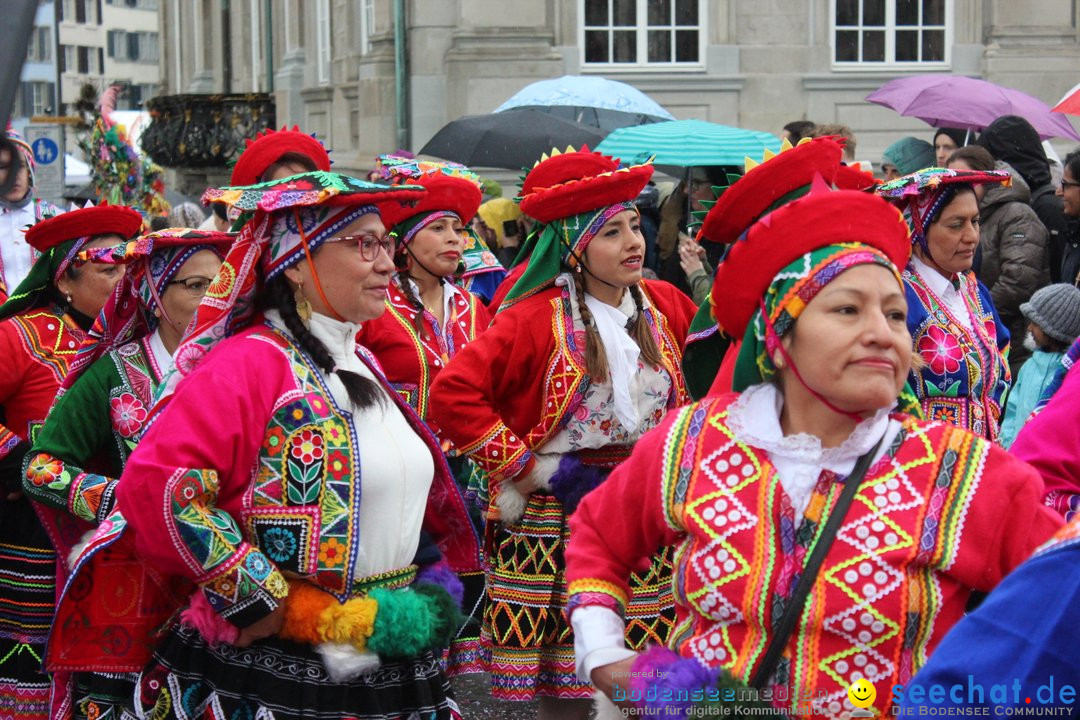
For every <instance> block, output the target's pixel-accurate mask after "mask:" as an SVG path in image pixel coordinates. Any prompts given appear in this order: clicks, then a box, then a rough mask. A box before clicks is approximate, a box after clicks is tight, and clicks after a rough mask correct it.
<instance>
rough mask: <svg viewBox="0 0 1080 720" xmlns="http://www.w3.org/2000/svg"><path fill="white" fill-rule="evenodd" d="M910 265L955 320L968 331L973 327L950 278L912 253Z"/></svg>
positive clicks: (969, 314)
mask: <svg viewBox="0 0 1080 720" xmlns="http://www.w3.org/2000/svg"><path fill="white" fill-rule="evenodd" d="M911 267H912V269H913V270H915V272H917V273H918V274H919V277H921V278H922V279H923V282H925V283H926V287H928V288H929V289H930V292H932V293H934V294H935V295H937V297H938V299H939V300H940V301H941V303H942V304H943V305H944V306H945V307H946V308H948V309H949V312H950V313H952V316H953V317H954V318H956V320H957V322H959V323H960V324H961V325H963V326H964V327H965V328H966V329H967V330H968V331H969V332H970V331H972V330H974V329H975V328H974V326H973V325H972V323H971V313H970V312H969V311H968V308H967V304H966V303H965V302H964V297H963V295H961V294H960V291H959V290H957V289H956V286H955V285H953V284H952V281H951V280H949V279H948V278H947V277H945V276H944V275H942V274H941V273H939V272H938V271H937V270H935V269H934V268H932V267H930V266H929V265H927V264H926V263H924V262H923V261H922V260H920V259H919V258H918V257H916V256H915V255H914V254H913V255H912V256H911Z"/></svg>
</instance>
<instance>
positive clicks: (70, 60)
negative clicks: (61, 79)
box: [60, 45, 75, 72]
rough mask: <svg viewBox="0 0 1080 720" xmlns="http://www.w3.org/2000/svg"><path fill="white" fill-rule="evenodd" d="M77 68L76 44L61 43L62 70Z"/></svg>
mask: <svg viewBox="0 0 1080 720" xmlns="http://www.w3.org/2000/svg"><path fill="white" fill-rule="evenodd" d="M74 70H75V46H74V45H61V46H60V72H68V71H74Z"/></svg>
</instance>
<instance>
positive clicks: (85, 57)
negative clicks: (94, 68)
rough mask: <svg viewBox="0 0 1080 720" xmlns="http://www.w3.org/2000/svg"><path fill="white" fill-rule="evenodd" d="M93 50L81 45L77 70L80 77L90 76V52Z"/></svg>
mask: <svg viewBox="0 0 1080 720" xmlns="http://www.w3.org/2000/svg"><path fill="white" fill-rule="evenodd" d="M92 49H93V48H88V47H86V46H85V45H80V46H79V47H78V52H77V55H78V65H77V66H76V68H75V70H76V72H78V73H79V74H80V75H89V74H90V50H92Z"/></svg>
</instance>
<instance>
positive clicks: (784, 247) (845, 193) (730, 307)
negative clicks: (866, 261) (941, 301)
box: [712, 181, 911, 337]
mask: <svg viewBox="0 0 1080 720" xmlns="http://www.w3.org/2000/svg"><path fill="white" fill-rule="evenodd" d="M740 182H741V181H740ZM852 242H855V243H861V244H863V245H869V246H871V247H874V248H877V249H878V250H880V251H881V252H883V253H884V254H885V255H886V256H887V257H888V258H889V260H891V261H892V263H893V265H895V266H896V267H897V268H900V269H902V268H903V267H904V266H905V265H907V261H908V256H909V255H910V254H911V240H910V235H909V232H908V226H907V222H905V220H904V217H903V215H902V214H901V213H900V211H899V210H897V209H896V207H895V206H893V205H891V204H890V203H888V202H886V201H885V200H882V199H881V198H879V197H877V196H876V195H872V194H869V193H864V192H856V191H854V190H836V191H825V192H811V193H810V194H809V195H806V196H804V197H802V198H799V199H797V200H793V201H791V202H789V203H787V204H786V205H784V206H783V207H781V208H779V209H777V210H776V211H774V212H772V213H770V214H769V216H768V217H766V218H764V219H762V220H761V221H760V222H757V223H755V224H754V225H753V227H751V228H750V231H749V232H748V233H747V234H746V237H745V238H744V239H743V240H740V241H739V242H737V243H735V245H734V246H732V248H731V251H730V252H729V253H728V255H727V257H726V258H725V259H724V261H723V262H722V263H720V267H719V268H718V269H717V271H716V277H715V279H714V281H713V291H712V306H713V316H714V317H715V318H716V321H717V323H718V324H719V326H720V327H721V328H722V329H723V330H724V331H725V332H726V333H727V334H728V335H731V336H732V337H742V336H743V334H744V333H745V332H746V327H747V325H748V324H749V322H750V318H751V317H752V316H753V314H754V311H755V310H756V309H757V308H758V305H759V303H760V302H761V300H762V298H763V297H764V296H765V292H766V291H767V290H768V289H769V285H771V284H772V282H773V279H774V278H775V277H776V274H777V273H778V272H780V271H781V270H782V269H783V268H785V267H786V266H787V265H789V264H790V263H792V262H794V261H795V260H797V259H798V258H799V257H801V256H802V255H805V254H806V253H808V252H811V251H813V250H817V249H818V248H823V247H826V246H828V245H835V244H837V243H852Z"/></svg>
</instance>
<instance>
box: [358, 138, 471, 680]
mask: <svg viewBox="0 0 1080 720" xmlns="http://www.w3.org/2000/svg"><path fill="white" fill-rule="evenodd" d="M380 160H381V162H380V164H379V167H380V168H381V172H382V175H383V178H384V179H385V180H389V181H391V182H395V183H401V184H404V185H405V186H410V185H418V186H423V188H424V189H425V190H426V191H427V194H426V195H425V197H424V199H423V200H420V201H419V202H417V203H393V202H390V203H384V204H383V205H382V206H381V207H380V211H381V213H382V217H383V222H384V223H386V227H387V228H389V231H390V237H392V238H393V239H394V245H395V255H394V263H395V265H396V266H397V273H396V274H395V275H394V278H393V280H392V281H391V283H390V288H389V290H388V293H387V299H386V313H384V314H383V315H382V316H381V317H379V318H375V319H374V320H371V321H369V322H366V323H364V324H363V326H362V327H361V329H360V332H359V334H357V336H356V339H357V342H359V343H360V345H362V346H364V347H365V348H367V349H368V350H370V351H371V353H372V354H373V355H374V356H375V357H376V359H378V361H379V363H380V364H381V365H382V366H383V368H385V369H386V377H387V379H388V380H389V381H390V384H391V385H392V386H393V387H394V389H395V390H397V391H398V393H399V394H400V395H401V396H402V398H404V399H405V401H406V402H408V403H409V405H411V406H412V407H413V408H414V409H415V410H416V412H417V413H419V415H420V417H421V418H423V420H424V421H425V422H426V423H427V424H428V426H429V427H430V428H431V429H432V432H434V433H435V434H436V435H437V436H438V437H439V438H440V440H442V441H443V448H444V450H446V452H447V456H446V459H447V462H448V463H449V465H450V470H451V472H453V473H454V477H455V479H456V480H457V482H458V486H459V488H460V489H461V490H462V492H463V493H464V494H465V499H466V502H467V503H468V506H469V512H470V516H471V517H472V519H473V523H474V525H475V526H476V528H477V530H479V529H480V527H481V526H482V522H481V518H480V508H479V503H478V501H477V498H476V494H477V493H476V488H477V487H478V486H479V484H480V483H481V482H486V480H485V479H484V478H483V477H482V473H481V472H480V471H479V470H478V468H477V467H476V465H475V464H474V463H472V462H471V461H470V460H469V459H468V458H466V457H465V456H463V455H461V454H460V453H457V452H455V451H454V450H453V449H452V445H451V443H450V442H449V441H447V440H445V436H444V434H443V433H441V432H440V430H439V427H438V425H437V424H436V423H435V422H434V421H433V420H432V418H431V416H430V412H429V393H430V392H431V383H432V382H433V381H434V379H435V378H436V377H437V376H438V374H439V372H440V371H441V370H442V369H443V367H444V366H445V365H446V363H448V362H449V361H450V359H451V358H452V357H454V356H455V355H456V354H457V353H458V352H460V351H461V350H462V349H463V348H464V347H465V346H466V345H468V344H469V343H471V342H472V341H473V340H475V339H476V336H477V335H478V334H479V333H480V332H481V331H482V330H484V329H485V328H487V326H488V324H489V323H490V322H491V318H490V316H489V315H488V311H487V308H486V307H484V303H483V301H482V300H481V299H480V298H479V297H477V296H476V295H474V294H472V293H471V292H469V291H468V290H465V289H463V288H461V287H460V286H459V285H458V284H457V283H456V282H455V280H454V276H455V275H456V274H457V273H458V270H459V268H460V266H461V263H462V255H463V252H464V245H465V240H466V237H465V233H466V227H467V226H468V223H469V221H471V220H472V218H473V216H474V215H476V209H477V208H478V207H479V206H480V199H481V192H480V184H479V181H478V179H477V177H476V176H475V175H474V174H473V173H471V172H469V171H468V170H467V169H466V168H464V167H462V166H455V165H447V164H442V163H431V162H427V161H416V160H412V159H408V158H399V157H393V156H382V157H381V158H380ZM459 574H460V575H461V580H462V582H463V583H464V585H465V610H466V612H468V613H469V618H468V620H467V621H466V624H465V625H463V626H462V628H461V629H460V632H459V633H458V634H457V637H456V639H455V641H454V643H453V645H451V647H450V657H449V659H448V665H447V672H448V674H450V675H458V674H463V673H470V672H480V671H481V668H480V665H479V651H480V648H479V642H480V632H479V622H480V620H481V618H482V612H481V611H482V607H483V597H484V573H483V570H482V566H481V558H480V557H479V556H478V557H477V558H476V564H475V567H474V568H473V569H472V570H471V571H469V572H465V573H459Z"/></svg>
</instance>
